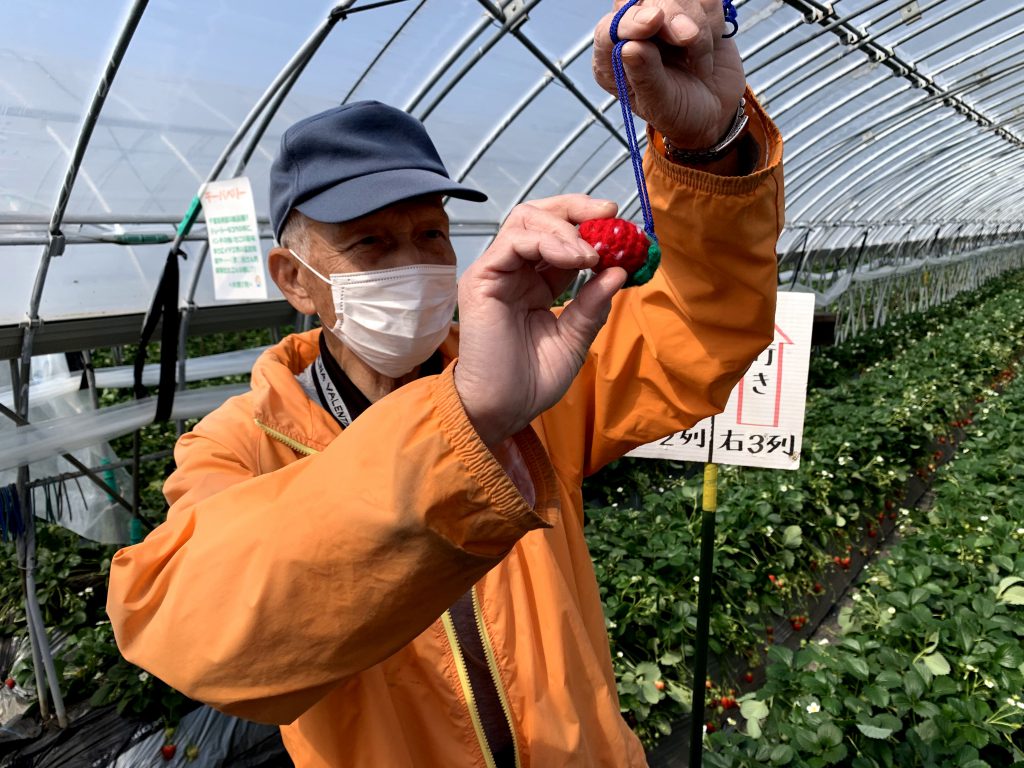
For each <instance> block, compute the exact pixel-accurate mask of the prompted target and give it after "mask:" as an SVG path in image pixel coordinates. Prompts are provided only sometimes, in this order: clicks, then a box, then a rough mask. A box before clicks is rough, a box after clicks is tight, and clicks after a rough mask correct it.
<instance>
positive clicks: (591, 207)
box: [509, 194, 619, 224]
mask: <svg viewBox="0 0 1024 768" xmlns="http://www.w3.org/2000/svg"><path fill="white" fill-rule="evenodd" d="M532 209H539V210H541V211H544V212H546V213H549V214H551V215H553V216H556V217H558V218H559V219H561V220H562V221H567V222H569V223H571V224H582V223H583V222H584V221H589V220H590V219H606V218H610V217H612V216H614V215H615V214H616V212H617V211H618V209H619V207H618V205H616V203H615V202H614V201H612V200H602V199H600V198H597V197H591V196H590V195H582V194H574V195H556V196H554V197H544V198H540V199H539V200H531V201H530V202H529V203H526V204H525V205H520V206H517V207H516V209H515V210H516V211H517V212H519V213H521V214H523V215H524V216H528V215H529V214H530V213H531V212H532ZM511 218H512V217H511V216H510V217H509V219H511Z"/></svg>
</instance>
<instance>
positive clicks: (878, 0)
mask: <svg viewBox="0 0 1024 768" xmlns="http://www.w3.org/2000/svg"><path fill="white" fill-rule="evenodd" d="M888 2H889V0H873V1H872V2H870V3H868V4H867V5H865V6H863V7H861V8H858V9H857V10H856V11H854V12H853V13H852V14H850V15H849V16H844V17H840V18H837V19H835V20H834V21H831V22H829V23H828V24H826V25H824V26H821V27H819V28H818V29H816V30H814V32H812V33H811V34H810V35H809V36H808V37H806V38H804V39H802V40H798V41H797V42H794V43H793V44H791V45H789V46H788V47H786V48H783V49H782V50H781V51H776V52H775V53H773V54H772V56H771V58H769V59H767V60H765V61H763V62H761V63H759V64H756V65H754V66H753V67H751V68H750V69H749V70H748V71H747V77H748V78H749V77H751V76H753V75H756V74H757V73H758V72H760V71H761V70H762V69H764V68H765V67H767V66H769V65H770V64H774V63H775V62H776V61H779V60H780V59H782V58H783V57H785V56H788V55H789V54H791V53H795V52H796V51H798V50H799V49H800V48H802V47H803V46H805V45H807V44H808V43H811V42H814V41H815V40H817V39H818V38H820V37H822V36H823V35H825V34H827V33H829V32H833V31H835V30H836V29H837V28H839V27H840V26H842V25H843V24H844V23H846V24H848V23H849V22H850V21H851V20H852V19H855V18H857V17H858V16H860V15H862V14H865V13H867V12H868V11H873V10H874V9H875V8H877V7H878V6H880V5H885V4H886V3H888ZM780 7H781V6H780ZM806 23H808V22H807V21H806V20H805V19H800V18H797V19H795V20H794V23H793V26H792V27H791V28H789V29H787V33H788V32H789V31H792V30H793V29H797V28H799V27H800V26H801V25H802V24H806ZM754 53H756V51H755V52H752V53H746V54H744V60H746V59H747V57H748V56H752V55H754ZM773 84H774V83H771V84H769V85H766V86H765V87H766V88H767V87H771V85H773Z"/></svg>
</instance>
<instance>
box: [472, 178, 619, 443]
mask: <svg viewBox="0 0 1024 768" xmlns="http://www.w3.org/2000/svg"><path fill="white" fill-rule="evenodd" d="M615 213H616V205H615V203H613V202H611V201H608V200H595V199H593V198H590V197H588V196H586V195H562V196H559V197H551V198H547V199H544V200H537V201H534V202H530V203H525V204H523V205H519V206H517V207H516V208H515V209H514V210H513V211H512V213H511V214H510V215H509V217H508V219H507V220H506V221H505V223H504V224H503V225H502V227H501V230H500V231H499V232H498V235H497V236H496V237H495V239H494V242H493V243H492V244H491V246H490V248H488V249H487V250H486V251H485V252H484V254H483V255H482V256H481V257H480V258H479V259H477V260H476V261H475V262H474V263H473V265H472V266H471V267H470V268H469V269H467V270H466V272H465V273H464V274H463V275H462V278H461V279H460V280H459V362H458V365H457V367H456V369H455V387H456V389H457V390H458V393H459V396H460V397H461V399H462V403H463V406H464V407H465V409H466V413H467V414H468V416H469V419H470V421H471V422H472V424H473V426H474V427H475V428H476V430H477V432H478V433H479V434H480V436H481V438H482V439H483V441H484V442H485V443H486V444H487V445H488V446H491V447H494V446H496V445H498V444H499V443H500V442H501V441H502V440H504V439H506V438H508V437H510V436H512V435H514V434H515V433H516V432H519V431H520V430H521V429H523V428H524V427H526V425H528V424H529V423H530V422H531V421H532V420H533V419H534V418H535V417H536V416H537V415H538V414H540V413H541V412H542V411H544V410H546V409H548V408H550V407H551V406H552V405H554V404H555V403H556V402H558V400H559V399H560V398H561V397H562V395H564V394H565V391H566V390H567V389H568V388H569V385H570V384H571V383H572V380H573V378H574V377H575V376H576V374H577V373H578V372H579V370H580V367H581V366H582V365H583V361H584V358H585V357H586V354H587V350H588V349H589V348H590V345H591V343H592V342H593V341H594V338H595V337H596V336H597V332H598V331H599V330H600V329H601V326H603V325H604V322H605V320H607V318H608V312H609V311H610V309H611V299H612V296H613V295H614V294H615V292H616V291H617V290H618V289H619V288H620V287H621V286H622V284H623V283H624V282H625V280H626V273H625V271H624V270H622V269H619V268H617V267H616V268H612V269H607V270H605V271H603V272H601V273H600V274H598V275H597V276H595V277H594V279H592V280H590V281H589V282H588V283H587V284H586V285H585V286H583V288H582V290H580V292H579V295H578V296H577V297H576V299H575V300H573V301H572V302H571V303H570V304H569V305H568V306H566V307H565V309H564V310H563V311H562V313H561V314H560V315H557V316H556V315H555V314H554V313H553V312H551V305H552V303H553V302H554V300H555V299H556V298H558V296H559V295H561V293H562V292H563V291H564V290H565V289H566V288H567V287H568V286H569V285H570V284H571V283H572V281H573V279H575V277H576V275H577V274H578V273H579V270H581V269H585V268H590V267H593V266H594V265H595V264H597V260H598V256H597V252H596V251H594V249H593V248H591V247H590V245H589V244H588V243H587V242H586V241H584V240H583V239H581V238H580V236H579V232H578V231H577V229H576V225H577V224H579V223H580V222H583V221H587V220H588V219H599V218H606V217H611V216H614V215H615Z"/></svg>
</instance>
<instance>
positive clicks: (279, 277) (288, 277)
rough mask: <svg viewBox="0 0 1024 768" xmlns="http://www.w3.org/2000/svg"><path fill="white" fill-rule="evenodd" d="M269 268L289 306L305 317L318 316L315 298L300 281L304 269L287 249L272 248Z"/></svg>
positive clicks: (268, 257)
mask: <svg viewBox="0 0 1024 768" xmlns="http://www.w3.org/2000/svg"><path fill="white" fill-rule="evenodd" d="M267 268H268V269H269V270H270V278H271V279H272V280H273V281H274V282H275V283H277V287H278V288H280V289H281V293H282V294H284V297H285V298H286V299H288V303H289V304H291V305H292V306H293V307H295V309H297V310H298V311H299V312H301V313H302V314H304V315H315V314H316V305H315V304H314V303H313V297H312V296H310V294H309V291H307V290H306V288H305V286H303V285H302V283H301V282H300V281H299V270H301V269H302V267H301V266H300V265H299V264H298V263H297V262H296V261H295V259H294V257H292V255H291V254H290V253H289V252H288V249H287V248H281V247H277V248H272V249H271V251H270V253H269V254H267Z"/></svg>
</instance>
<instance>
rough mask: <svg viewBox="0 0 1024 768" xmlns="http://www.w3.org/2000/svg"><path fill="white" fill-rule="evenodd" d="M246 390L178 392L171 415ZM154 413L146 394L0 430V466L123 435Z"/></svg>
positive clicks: (196, 412) (193, 412)
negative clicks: (144, 396)
mask: <svg viewBox="0 0 1024 768" xmlns="http://www.w3.org/2000/svg"><path fill="white" fill-rule="evenodd" d="M247 391H249V385H248V384H232V385H226V386H220V387H205V388H203V389H193V390H189V391H187V392H181V393H179V394H178V395H177V397H176V398H175V401H174V410H173V412H172V414H171V418H172V419H175V420H177V419H182V420H184V419H192V418H198V417H201V416H205V415H206V414H208V413H209V412H210V411H212V410H213V409H214V408H216V407H217V406H219V405H220V404H221V403H223V402H224V401H225V400H227V399H228V398H229V397H234V396H235V395H241V394H243V393H245V392H247ZM155 415H156V400H155V399H153V398H149V399H146V400H137V401H134V402H131V403H124V404H122V405H115V406H111V407H110V408H101V409H99V410H96V411H87V412H85V413H80V414H76V415H74V416H67V417H64V418H55V419H51V420H49V421H43V422H36V423H33V424H30V425H28V426H25V427H17V428H16V429H14V430H13V431H8V432H6V433H3V434H0V469H11V468H13V467H19V466H24V465H26V464H31V463H32V462H34V461H39V460H40V459H44V458H47V457H49V456H54V455H56V454H58V453H62V452H67V451H72V450H75V449H78V448H81V447H83V446H86V445H91V444H93V443H96V442H101V441H106V440H110V439H111V438H114V437H118V436H120V435H126V434H128V433H129V432H132V431H134V430H136V429H138V428H139V427H142V426H144V425H146V424H149V423H151V422H152V421H153V418H154V417H155Z"/></svg>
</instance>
